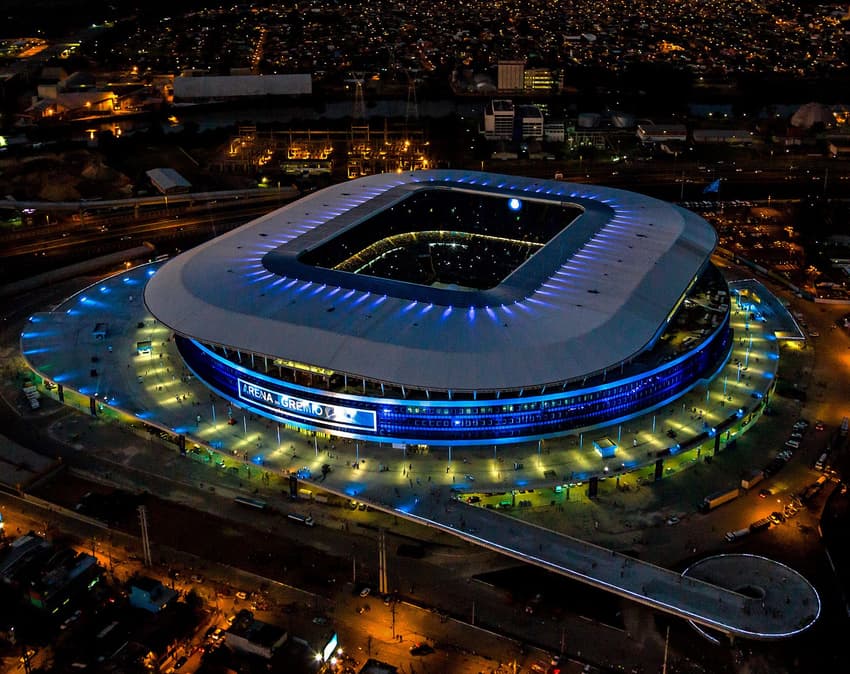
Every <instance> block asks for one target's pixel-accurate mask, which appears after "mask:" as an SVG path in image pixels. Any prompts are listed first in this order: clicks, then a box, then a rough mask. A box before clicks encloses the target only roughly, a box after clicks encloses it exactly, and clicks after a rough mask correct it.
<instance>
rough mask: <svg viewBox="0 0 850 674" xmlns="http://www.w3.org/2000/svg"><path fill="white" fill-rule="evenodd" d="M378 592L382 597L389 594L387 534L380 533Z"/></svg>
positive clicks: (380, 531) (383, 531) (384, 532)
mask: <svg viewBox="0 0 850 674" xmlns="http://www.w3.org/2000/svg"><path fill="white" fill-rule="evenodd" d="M378 592H379V593H380V594H382V595H385V594H388V593H389V587H388V583H387V532H386V530H385V529H381V530H379V531H378Z"/></svg>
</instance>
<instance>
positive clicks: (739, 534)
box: [726, 527, 750, 543]
mask: <svg viewBox="0 0 850 674" xmlns="http://www.w3.org/2000/svg"><path fill="white" fill-rule="evenodd" d="M749 534H750V528H749V527H747V528H746V529H738V530H737V531H728V532H726V540H727V541H729V542H730V543H731V542H732V541H737V540H738V539H739V538H743V537H744V536H747V535H749Z"/></svg>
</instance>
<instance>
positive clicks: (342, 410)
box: [239, 379, 376, 431]
mask: <svg viewBox="0 0 850 674" xmlns="http://www.w3.org/2000/svg"><path fill="white" fill-rule="evenodd" d="M239 398H240V400H244V401H246V402H249V403H251V404H252V405H255V406H257V407H262V408H264V409H266V410H269V411H271V412H274V413H276V414H280V415H282V416H284V417H288V418H292V419H298V420H300V421H311V422H319V423H322V424H324V425H329V426H336V427H338V428H348V429H357V430H364V431H374V430H375V428H376V425H375V413H374V412H372V411H369V410H358V409H355V408H353V407H343V406H342V405H327V404H325V403H318V402H315V401H313V400H306V399H304V398H296V397H294V396H291V395H287V394H286V393H282V392H280V391H274V390H272V389H269V388H266V387H264V386H260V385H258V384H256V383H254V382H250V381H246V380H245V379H239Z"/></svg>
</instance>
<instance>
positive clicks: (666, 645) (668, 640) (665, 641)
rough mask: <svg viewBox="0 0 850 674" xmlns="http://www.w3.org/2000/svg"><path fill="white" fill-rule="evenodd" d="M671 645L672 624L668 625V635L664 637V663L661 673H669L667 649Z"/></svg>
mask: <svg viewBox="0 0 850 674" xmlns="http://www.w3.org/2000/svg"><path fill="white" fill-rule="evenodd" d="M669 647H670V625H667V637H666V638H665V639H664V664H663V665H662V666H661V674H667V651H668V650H669Z"/></svg>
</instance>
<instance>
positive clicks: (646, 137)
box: [637, 124, 688, 143]
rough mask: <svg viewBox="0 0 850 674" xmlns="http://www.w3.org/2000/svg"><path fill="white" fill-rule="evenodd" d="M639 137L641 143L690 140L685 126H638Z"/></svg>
mask: <svg viewBox="0 0 850 674" xmlns="http://www.w3.org/2000/svg"><path fill="white" fill-rule="evenodd" d="M637 137H638V138H639V139H640V142H641V143H663V142H664V141H670V140H680V141H682V142H683V143H684V142H685V141H686V140H688V130H687V128H685V125H684V124H638V128H637Z"/></svg>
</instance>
